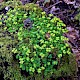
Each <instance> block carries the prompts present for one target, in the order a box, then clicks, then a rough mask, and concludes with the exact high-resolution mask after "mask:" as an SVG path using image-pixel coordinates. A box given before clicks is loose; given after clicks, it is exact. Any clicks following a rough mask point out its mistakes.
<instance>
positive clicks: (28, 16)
mask: <svg viewBox="0 0 80 80" xmlns="http://www.w3.org/2000/svg"><path fill="white" fill-rule="evenodd" d="M35 11H36V8H34V10H33V11H29V13H27V12H26V11H24V10H20V9H18V8H17V9H16V10H15V9H13V10H9V11H8V13H7V14H6V16H7V18H6V19H5V20H4V22H5V23H6V27H7V30H8V31H9V32H16V30H18V32H17V36H18V40H19V43H18V44H17V46H16V48H13V50H12V52H14V53H16V58H17V59H18V60H19V63H20V68H21V69H22V70H26V72H29V74H34V73H39V74H40V73H44V75H47V74H48V73H50V74H52V73H54V71H55V69H56V68H57V65H58V64H59V63H60V60H61V58H63V56H64V55H69V54H70V53H71V51H70V48H69V45H68V44H67V43H66V41H67V40H68V39H67V38H66V37H64V36H63V33H64V32H67V29H66V28H65V24H64V23H63V22H62V21H61V20H60V19H59V18H56V17H54V18H52V14H49V15H48V16H46V13H45V12H41V13H40V14H39V15H38V14H36V13H35ZM9 15H10V16H9ZM25 20H27V21H28V20H29V23H28V24H31V25H25V26H24V22H25ZM30 22H31V23H30ZM55 66H56V68H55Z"/></svg>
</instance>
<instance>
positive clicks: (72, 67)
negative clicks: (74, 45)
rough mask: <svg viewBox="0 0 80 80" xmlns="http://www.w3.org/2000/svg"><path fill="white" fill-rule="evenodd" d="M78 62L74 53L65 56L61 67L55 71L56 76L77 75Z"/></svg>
mask: <svg viewBox="0 0 80 80" xmlns="http://www.w3.org/2000/svg"><path fill="white" fill-rule="evenodd" d="M76 73H77V64H76V60H75V56H74V55H73V54H71V55H69V56H67V55H66V56H64V57H63V60H62V63H61V64H60V65H59V68H58V69H57V70H56V71H55V72H54V75H55V77H61V76H63V77H66V76H71V77H72V76H76Z"/></svg>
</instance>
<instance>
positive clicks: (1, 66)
mask: <svg viewBox="0 0 80 80" xmlns="http://www.w3.org/2000/svg"><path fill="white" fill-rule="evenodd" d="M11 36H13V35H11V34H8V32H7V31H4V30H3V29H2V28H0V75H1V73H3V74H4V80H7V79H10V80H25V79H24V78H25V77H23V76H22V75H21V70H20V68H19V64H18V61H15V60H14V57H13V54H12V52H11V50H12V47H14V46H15V44H16V43H17V38H16V35H14V39H12V38H11Z"/></svg>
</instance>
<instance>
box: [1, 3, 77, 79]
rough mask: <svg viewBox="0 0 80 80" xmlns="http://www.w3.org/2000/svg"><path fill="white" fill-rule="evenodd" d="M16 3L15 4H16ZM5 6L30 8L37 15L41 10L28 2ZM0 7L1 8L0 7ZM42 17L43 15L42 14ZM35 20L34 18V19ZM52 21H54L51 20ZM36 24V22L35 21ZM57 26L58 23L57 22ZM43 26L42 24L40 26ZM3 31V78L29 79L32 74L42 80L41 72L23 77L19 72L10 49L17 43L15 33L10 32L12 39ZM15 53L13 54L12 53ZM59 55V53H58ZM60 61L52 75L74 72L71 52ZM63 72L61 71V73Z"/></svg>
mask: <svg viewBox="0 0 80 80" xmlns="http://www.w3.org/2000/svg"><path fill="white" fill-rule="evenodd" d="M16 5H17V6H16ZM5 6H12V7H13V8H22V9H24V10H26V11H27V10H30V11H33V10H35V9H36V10H35V13H36V14H37V13H38V15H39V14H40V12H41V11H42V9H41V8H39V7H38V6H37V5H36V4H33V3H30V4H27V5H24V6H22V5H19V4H17V3H15V2H12V3H10V2H9V4H7V3H6V4H4V5H3V7H5ZM0 9H1V8H0ZM43 18H44V16H43ZM34 20H35V19H34ZM53 22H54V21H53ZM35 24H36V23H35ZM58 26H59V24H58ZM42 27H43V26H42ZM3 32H5V31H4V30H3V28H2V29H0V36H1V38H0V46H1V48H0V51H1V52H0V64H3V67H0V73H1V72H2V73H3V74H4V80H7V79H8V78H10V80H31V78H32V77H33V76H34V77H35V80H42V76H43V74H41V75H40V74H37V75H35V74H34V75H33V76H29V77H25V76H23V75H22V74H21V72H20V71H21V70H20V68H19V64H18V62H17V61H16V60H14V57H13V53H12V52H11V51H12V45H13V47H14V46H15V44H17V37H16V35H15V34H12V36H14V39H13V40H12V38H11V36H9V35H8V33H5V35H6V37H5V36H4V34H3ZM8 45H11V47H10V49H9V50H8V49H7V46H8ZM14 55H15V54H14ZM59 56H61V55H59ZM5 62H7V63H8V64H9V65H8V66H7V68H6V66H5V65H4V63H5ZM60 62H61V63H59V64H58V69H57V70H55V71H54V77H60V76H74V75H75V74H76V62H75V59H74V56H73V55H72V54H70V55H65V56H63V58H62V59H61V61H60ZM62 72H63V73H62ZM50 76H51V74H49V75H48V76H45V78H44V80H47V79H49V78H50Z"/></svg>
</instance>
